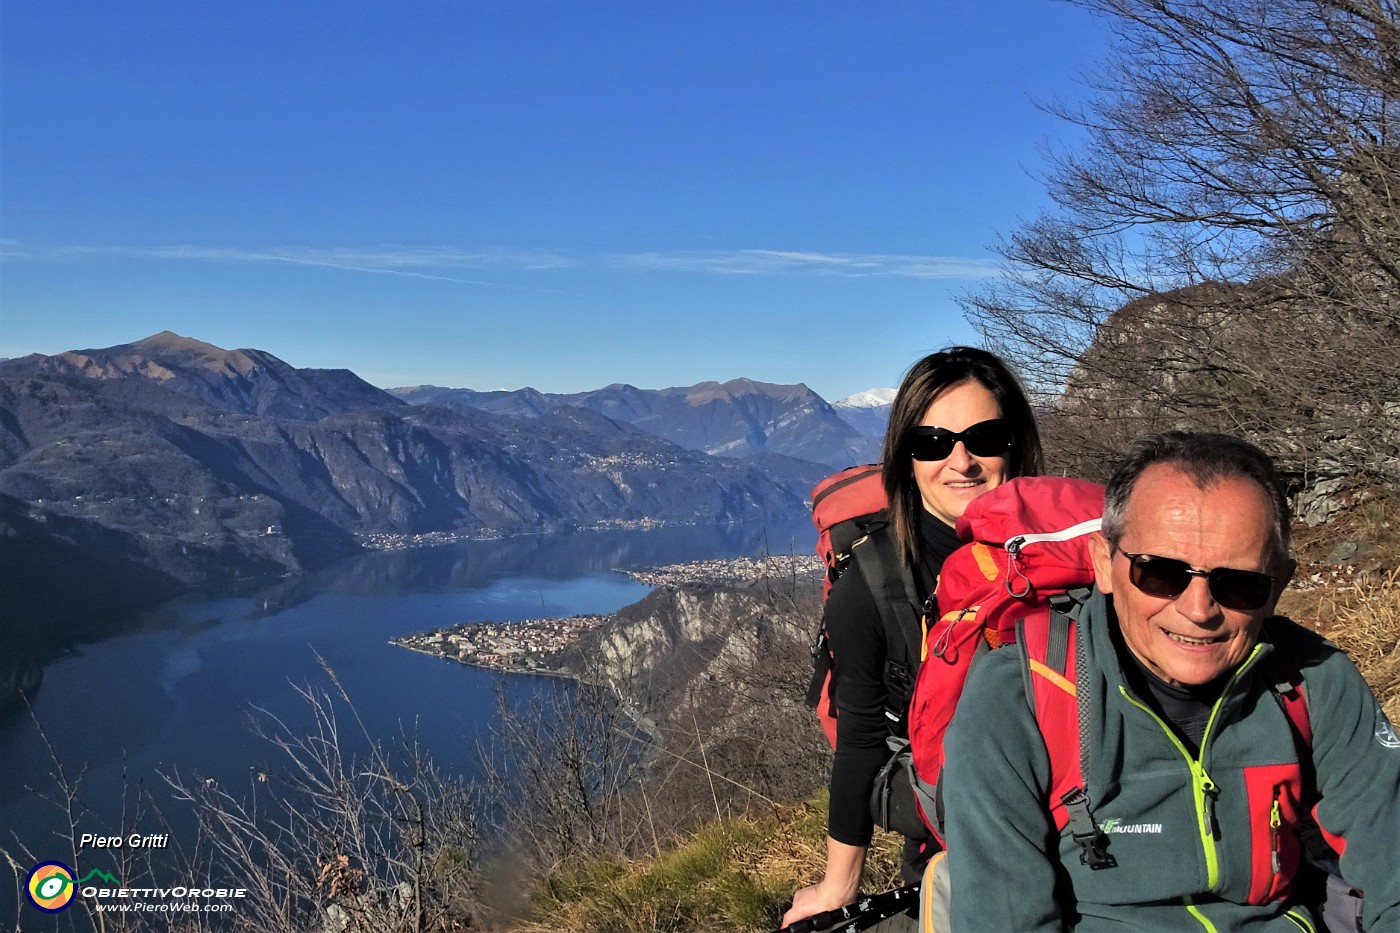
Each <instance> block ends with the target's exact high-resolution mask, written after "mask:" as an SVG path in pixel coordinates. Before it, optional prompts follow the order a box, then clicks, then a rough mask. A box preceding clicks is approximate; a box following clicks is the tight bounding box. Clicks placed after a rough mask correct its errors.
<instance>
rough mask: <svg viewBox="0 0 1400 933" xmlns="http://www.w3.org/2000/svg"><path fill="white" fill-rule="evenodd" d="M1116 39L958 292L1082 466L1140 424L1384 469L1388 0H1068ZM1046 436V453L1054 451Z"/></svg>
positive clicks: (1393, 444)
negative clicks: (985, 264)
mask: <svg viewBox="0 0 1400 933" xmlns="http://www.w3.org/2000/svg"><path fill="white" fill-rule="evenodd" d="M1074 2H1076V3H1078V4H1079V5H1081V6H1083V7H1086V8H1088V9H1091V10H1094V11H1096V12H1098V13H1100V14H1102V15H1104V16H1106V17H1108V19H1109V22H1110V25H1111V28H1112V31H1113V34H1114V36H1115V44H1114V51H1113V55H1112V57H1111V59H1110V60H1109V61H1108V62H1107V63H1106V64H1105V68H1104V70H1103V72H1102V74H1101V75H1100V76H1099V77H1098V79H1097V80H1096V81H1095V82H1094V84H1093V85H1092V87H1093V89H1094V90H1095V92H1096V94H1095V97H1094V99H1093V100H1092V102H1091V103H1090V104H1088V105H1087V106H1085V107H1082V108H1070V107H1065V106H1059V107H1053V108H1051V109H1052V110H1054V111H1055V112H1056V113H1058V114H1060V115H1061V116H1063V117H1064V118H1066V119H1068V120H1070V121H1073V122H1074V123H1076V124H1078V125H1079V126H1081V127H1083V128H1084V130H1085V131H1086V134H1087V143H1086V146H1085V148H1084V150H1083V151H1082V152H1075V153H1065V154H1059V155H1057V156H1054V157H1052V171H1051V173H1050V176H1049V179H1048V184H1049V190H1050V193H1051V195H1052V196H1053V197H1054V199H1055V201H1056V203H1057V205H1058V210H1057V211H1054V212H1052V213H1048V214H1046V215H1043V216H1041V217H1039V218H1037V219H1035V220H1033V221H1031V222H1028V223H1027V224H1025V225H1024V226H1022V227H1021V228H1020V229H1018V230H1016V231H1015V232H1014V233H1012V234H1011V235H1010V236H1009V237H1008V238H1006V239H1005V240H1004V241H1003V242H1002V243H1001V244H1000V245H999V247H998V249H999V252H1000V254H1001V256H1002V258H1003V260H1004V261H1005V265H1006V270H1007V274H1006V276H1005V277H1003V278H1002V279H1000V280H998V281H996V282H993V283H992V284H991V285H989V286H987V287H985V288H982V289H981V290H979V291H977V292H974V293H973V294H971V295H969V296H967V297H966V298H965V300H964V306H965V308H966V310H967V311H968V313H969V316H970V318H971V319H972V320H973V322H974V323H975V324H976V325H977V326H978V327H979V328H980V329H981V331H982V333H983V335H984V337H985V339H986V340H987V342H988V344H989V345H991V346H992V347H993V348H994V349H997V350H999V351H1001V352H1003V353H1005V354H1006V355H1007V356H1008V357H1010V358H1011V359H1013V360H1014V361H1016V362H1017V363H1018V365H1019V366H1020V367H1021V368H1022V370H1023V372H1024V373H1025V374H1026V376H1027V377H1028V379H1029V380H1030V381H1031V382H1032V383H1033V384H1035V385H1036V386H1037V387H1038V388H1039V389H1040V390H1042V391H1044V392H1046V393H1047V394H1049V395H1051V396H1056V395H1058V394H1059V393H1061V392H1063V393H1064V395H1063V398H1061V399H1060V400H1059V401H1060V403H1061V404H1060V405H1059V406H1058V408H1059V414H1060V416H1061V417H1062V420H1063V422H1064V423H1063V424H1060V425H1058V427H1059V428H1061V429H1062V430H1061V435H1060V436H1061V437H1062V438H1063V443H1064V446H1065V447H1066V448H1067V449H1068V450H1069V451H1079V452H1081V453H1082V454H1084V455H1085V456H1083V457H1081V459H1080V460H1079V461H1078V462H1072V463H1071V462H1067V460H1065V459H1062V460H1061V461H1060V462H1061V463H1062V464H1065V465H1067V466H1070V467H1071V468H1074V469H1076V470H1084V471H1086V472H1091V473H1092V472H1093V463H1094V461H1095V460H1101V459H1103V457H1104V455H1105V454H1107V453H1108V452H1109V451H1110V450H1111V449H1112V448H1113V447H1114V446H1115V445H1118V444H1120V443H1121V441H1122V440H1123V439H1124V438H1126V437H1129V436H1131V435H1133V434H1136V433H1139V432H1140V431H1143V430H1155V429H1161V428H1166V427H1184V428H1197V429H1200V428H1211V429H1223V430H1232V431H1236V432H1243V433H1246V434H1249V435H1252V436H1253V437H1254V438H1255V439H1256V440H1258V441H1259V442H1260V443H1262V444H1263V445H1264V446H1266V447H1267V448H1269V449H1270V450H1271V452H1273V453H1275V454H1276V455H1278V456H1279V457H1280V459H1281V462H1282V463H1283V464H1284V465H1285V468H1287V469H1289V470H1291V471H1293V472H1295V473H1306V472H1309V471H1321V472H1336V473H1345V474H1350V475H1364V476H1370V477H1372V478H1377V479H1381V480H1384V481H1386V482H1390V483H1397V482H1400V375H1397V373H1400V137H1398V136H1397V134H1400V3H1397V0H1074ZM1067 452H1068V451H1067Z"/></svg>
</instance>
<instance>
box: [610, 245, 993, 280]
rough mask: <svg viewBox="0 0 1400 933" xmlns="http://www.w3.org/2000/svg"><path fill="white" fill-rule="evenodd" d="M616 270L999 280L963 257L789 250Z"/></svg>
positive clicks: (669, 258)
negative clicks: (991, 278)
mask: <svg viewBox="0 0 1400 933" xmlns="http://www.w3.org/2000/svg"><path fill="white" fill-rule="evenodd" d="M613 259H614V262H615V263H617V264H618V265H623V266H630V267H634V268H641V269H655V270H658V271H663V272H708V273H716V274H720V275H772V274H775V273H814V274H818V275H848V276H862V275H869V276H899V277H904V278H915V279H983V278H990V277H992V276H996V275H1000V274H1001V270H1000V269H999V268H998V267H997V265H996V263H995V262H993V261H991V260H987V259H972V258H969V257H965V256H905V255H899V254H891V255H886V254H881V253H873V254H872V253H806V252H793V251H789V250H772V249H745V250H733V251H719V250H716V251H683V252H677V253H633V254H629V255H621V256H615V257H613Z"/></svg>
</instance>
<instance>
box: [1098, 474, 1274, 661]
mask: <svg viewBox="0 0 1400 933" xmlns="http://www.w3.org/2000/svg"><path fill="white" fill-rule="evenodd" d="M1125 518H1126V521H1125V523H1124V531H1123V539H1122V541H1120V542H1119V548H1121V550H1120V549H1118V548H1112V547H1111V546H1110V545H1109V544H1108V542H1107V540H1105V539H1104V538H1103V537H1102V536H1095V538H1094V540H1093V542H1092V552H1093V557H1094V573H1095V577H1096V579H1097V581H1098V585H1099V589H1101V590H1102V591H1103V592H1105V593H1111V594H1113V607H1114V611H1115V613H1116V614H1117V616H1118V625H1119V627H1120V629H1121V630H1122V633H1123V640H1124V641H1125V642H1126V643H1127V645H1128V648H1129V649H1130V650H1131V651H1132V652H1133V654H1134V655H1136V656H1137V659H1138V660H1139V661H1141V662H1142V663H1143V664H1144V665H1146V666H1147V668H1148V669H1149V670H1151V671H1152V672H1153V673H1155V674H1156V675H1157V676H1158V677H1160V678H1161V679H1162V680H1165V681H1166V682H1168V683H1171V684H1178V685H1197V684H1205V683H1209V682H1210V681H1212V680H1214V679H1215V678H1217V677H1219V676H1220V675H1222V674H1224V673H1226V672H1228V671H1231V670H1233V669H1234V668H1235V667H1236V666H1237V665H1238V664H1239V663H1240V662H1241V661H1243V660H1244V659H1245V658H1246V657H1248V656H1249V653H1250V651H1251V650H1252V649H1253V648H1254V645H1255V643H1256V642H1258V640H1259V629H1260V627H1261V626H1262V625H1263V623H1264V619H1266V618H1268V617H1269V616H1270V615H1272V614H1273V611H1274V605H1275V604H1276V603H1277V602H1278V597H1279V593H1280V592H1281V591H1282V589H1283V585H1284V583H1286V582H1287V581H1288V579H1289V578H1290V577H1292V575H1293V567H1294V564H1293V562H1292V561H1291V560H1289V561H1281V562H1279V561H1276V560H1275V557H1274V553H1273V547H1272V543H1271V534H1270V532H1271V529H1272V527H1273V512H1272V509H1271V508H1270V506H1269V499H1268V496H1267V495H1266V494H1265V492H1264V490H1263V489H1261V488H1260V487H1259V485H1258V484H1257V483H1255V482H1253V481H1252V480H1248V479H1241V478H1230V479H1225V480H1222V481H1220V482H1218V483H1216V484H1214V485H1212V486H1210V487H1208V488H1206V489H1200V488H1198V487H1197V486H1196V483H1195V482H1194V481H1193V480H1192V479H1191V478H1190V477H1188V476H1187V475H1186V474H1184V473H1182V472H1181V470H1179V469H1178V468H1177V467H1176V466H1174V465H1172V464H1166V463H1159V464H1155V465H1153V466H1150V467H1148V468H1147V469H1146V470H1144V471H1143V473H1142V475H1141V476H1139V477H1138V481H1137V483H1136V484H1135V485H1134V486H1133V491H1132V494H1131V495H1130V496H1129V498H1128V506H1127V510H1126V513H1125ZM1124 551H1127V552H1130V553H1134V554H1152V555H1155V556H1157V557H1168V558H1174V559H1176V560H1180V561H1185V562H1186V563H1187V564H1190V565H1191V567H1193V568H1195V569H1197V570H1213V569H1215V568H1217V567H1229V568H1232V569H1235V570H1254V571H1259V572H1262V573H1267V574H1271V575H1272V576H1275V577H1277V578H1279V580H1280V581H1281V582H1280V583H1279V584H1278V585H1276V586H1275V587H1274V589H1273V591H1272V593H1271V594H1270V596H1269V599H1268V601H1267V602H1266V603H1265V604H1264V605H1263V606H1260V607H1259V608H1258V609H1254V610H1248V611H1245V610H1240V609H1227V608H1225V607H1224V606H1221V605H1220V604H1219V603H1217V602H1216V601H1215V599H1214V598H1213V597H1212V595H1211V593H1210V589H1209V587H1208V585H1207V580H1206V579H1205V578H1203V577H1191V578H1190V580H1191V582H1190V584H1189V585H1188V586H1187V587H1186V589H1185V590H1183V591H1182V592H1181V594H1180V595H1179V596H1176V597H1175V598H1163V597H1158V596H1150V595H1148V594H1147V593H1144V592H1142V591H1141V590H1139V589H1138V588H1137V587H1136V586H1134V585H1133V583H1132V582H1131V581H1130V580H1129V577H1128V572H1129V569H1130V566H1131V565H1130V562H1129V560H1128V558H1126V557H1124V556H1123V552H1124Z"/></svg>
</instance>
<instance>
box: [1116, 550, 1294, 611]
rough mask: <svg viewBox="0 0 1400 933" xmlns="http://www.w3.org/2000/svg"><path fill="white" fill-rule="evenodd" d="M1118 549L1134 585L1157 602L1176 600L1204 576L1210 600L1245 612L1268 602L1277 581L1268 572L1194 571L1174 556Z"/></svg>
mask: <svg viewBox="0 0 1400 933" xmlns="http://www.w3.org/2000/svg"><path fill="white" fill-rule="evenodd" d="M1118 550H1119V552H1120V553H1121V554H1122V555H1123V556H1124V557H1126V558H1128V565H1129V566H1128V579H1129V580H1131V581H1132V583H1133V586H1135V587H1137V588H1138V589H1140V590H1142V591H1143V592H1144V593H1146V594H1147V595H1148V596H1155V597H1157V598H1158V599H1176V598H1177V597H1178V596H1180V595H1181V594H1182V593H1183V592H1185V591H1186V588H1187V587H1188V586H1190V585H1191V578H1192V577H1205V579H1206V584H1207V585H1208V586H1209V587H1210V595H1211V598H1212V599H1214V600H1215V601H1216V602H1217V603H1219V604H1220V605H1222V606H1224V607H1225V608H1226V609H1238V610H1240V611H1242V612H1248V611H1250V610H1253V609H1258V608H1259V607H1260V606H1262V605H1264V604H1265V603H1266V602H1268V601H1269V596H1270V594H1272V593H1273V591H1274V584H1276V583H1277V582H1278V580H1277V579H1275V578H1274V577H1271V576H1269V575H1268V574H1267V573H1259V572H1258V571H1256V570H1233V569H1231V568H1229V567H1216V568H1215V569H1214V570H1197V569H1195V568H1194V567H1192V566H1191V565H1190V564H1188V563H1186V561H1184V560H1177V559H1175V558H1173V557H1158V556H1156V555H1155V554H1129V553H1128V552H1127V551H1124V550H1123V549H1122V548H1119V549H1118Z"/></svg>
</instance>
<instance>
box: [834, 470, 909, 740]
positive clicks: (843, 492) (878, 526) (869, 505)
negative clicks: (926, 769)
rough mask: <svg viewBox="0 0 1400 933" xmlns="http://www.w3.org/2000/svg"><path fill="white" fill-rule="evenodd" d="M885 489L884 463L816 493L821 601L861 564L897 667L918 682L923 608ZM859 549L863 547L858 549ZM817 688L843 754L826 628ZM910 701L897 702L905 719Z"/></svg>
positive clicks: (845, 473) (838, 477)
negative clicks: (892, 529) (899, 547)
mask: <svg viewBox="0 0 1400 933" xmlns="http://www.w3.org/2000/svg"><path fill="white" fill-rule="evenodd" d="M886 505H887V500H886V499H885V487H884V485H883V482H882V479H881V468H880V465H879V464H878V463H867V464H863V465H861V466H853V467H848V468H846V469H844V470H842V471H840V472H839V473H833V474H832V475H831V476H828V477H827V478H826V479H824V480H822V481H821V482H820V483H818V484H817V485H816V486H814V487H813V488H812V523H813V524H815V525H816V526H817V555H818V556H819V557H820V558H821V559H822V563H823V564H825V566H826V579H825V582H824V584H823V586H822V599H823V600H825V599H826V597H827V596H828V595H830V593H831V585H832V584H833V583H835V582H836V579H837V578H838V577H840V576H841V574H842V573H843V572H845V570H846V569H847V567H849V566H850V564H851V563H853V562H854V563H855V564H856V566H857V568H858V569H859V570H860V572H861V574H862V575H863V576H864V577H865V582H866V584H867V585H868V586H869V588H870V592H871V595H873V596H874V598H875V605H876V607H877V609H878V611H879V614H880V621H881V623H882V624H883V626H884V629H885V641H886V644H887V646H888V647H887V650H888V651H889V656H890V660H891V661H893V662H894V663H895V664H896V665H897V666H898V665H902V666H903V667H904V668H905V669H906V670H907V671H908V672H909V680H910V686H911V689H912V684H913V677H914V674H915V672H916V671H917V670H918V664H919V656H920V653H921V646H922V643H923V625H922V624H921V621H920V620H921V614H922V611H921V606H922V603H923V600H922V598H921V597H920V595H919V592H918V587H917V585H916V584H915V582H914V580H913V576H912V575H911V574H910V573H908V572H907V571H906V570H904V568H903V563H902V561H900V560H899V558H898V555H897V554H896V553H895V551H894V547H893V543H892V539H891V537H890V535H889V534H888V533H887V531H886V529H887V528H888V521H889V520H888V515H887V513H886V511H885V507H886ZM857 545H860V547H859V548H857ZM812 660H813V670H812V682H811V685H810V686H809V687H808V689H807V705H808V706H809V707H811V708H812V709H814V710H816V713H817V718H818V719H819V720H820V721H821V726H822V731H823V732H825V733H826V738H827V741H829V742H830V743H831V746H832V748H835V747H836V707H835V705H834V704H835V698H836V681H835V679H834V677H833V674H834V672H835V667H834V662H833V658H832V655H831V645H830V641H829V639H828V637H827V632H826V628H825V626H822V627H819V629H818V631H817V636H816V639H815V641H814V642H813V644H812ZM908 700H909V696H908V695H905V696H903V697H900V696H893V695H892V696H891V698H890V702H891V706H892V707H899V709H898V710H896V712H898V713H899V714H900V715H901V717H902V715H903V711H904V710H903V708H904V707H906V706H907V704H908Z"/></svg>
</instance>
